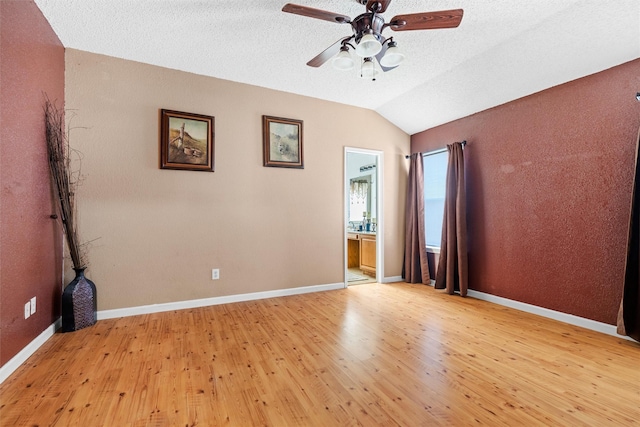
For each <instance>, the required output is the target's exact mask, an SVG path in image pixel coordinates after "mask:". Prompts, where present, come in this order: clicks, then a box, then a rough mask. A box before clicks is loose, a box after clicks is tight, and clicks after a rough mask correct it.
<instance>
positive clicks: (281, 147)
mask: <svg viewBox="0 0 640 427" xmlns="http://www.w3.org/2000/svg"><path fill="white" fill-rule="evenodd" d="M262 139H263V154H264V166H271V167H279V168H298V169H304V162H303V155H302V154H303V153H302V120H294V119H283V118H282V117H272V116H262Z"/></svg>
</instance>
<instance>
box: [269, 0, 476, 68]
mask: <svg viewBox="0 0 640 427" xmlns="http://www.w3.org/2000/svg"><path fill="white" fill-rule="evenodd" d="M357 1H358V3H360V4H363V5H365V7H366V8H367V11H366V12H365V13H362V14H360V15H358V16H356V17H355V18H353V19H351V18H349V17H348V16H346V15H342V14H339V13H333V12H328V11H325V10H320V9H314V8H312V7H307V6H300V5H296V4H291V3H287V4H285V5H284V7H283V8H282V11H283V12H288V13H293V14H295V15H302V16H307V17H310V18H315V19H322V20H325V21H331V22H336V23H338V24H350V25H351V29H352V30H353V34H352V35H351V36H348V37H344V38H341V39H340V40H338V41H337V42H335V43H334V44H333V45H331V46H329V47H328V48H327V49H325V50H324V51H323V52H321V53H320V54H319V55H317V56H316V57H315V58H313V59H311V60H310V61H309V62H307V65H309V66H310V67H319V66H321V65H322V64H324V63H325V62H327V61H328V60H329V59H331V58H333V60H332V65H333V67H334V68H335V69H338V70H343V71H346V70H351V69H352V68H353V66H354V65H355V62H354V60H353V58H352V57H351V54H350V53H349V47H351V48H353V49H354V50H355V52H356V54H357V55H358V56H359V57H361V58H364V60H363V62H362V68H361V72H360V76H361V77H362V78H368V79H372V80H375V78H376V75H377V74H378V67H376V62H377V63H378V64H380V68H381V69H382V71H383V72H387V71H390V70H393V69H394V68H396V67H397V66H398V65H400V64H401V63H402V62H403V61H404V59H405V55H404V54H403V53H402V52H400V50H399V49H398V46H397V44H396V42H395V41H394V40H393V37H389V38H385V37H384V36H383V35H382V31H383V30H384V29H385V28H386V27H389V28H391V30H393V31H408V30H434V29H440V28H456V27H458V26H459V25H460V22H461V21H462V15H463V10H462V9H454V10H442V11H439V12H422V13H410V14H405V15H396V16H394V17H393V18H391V21H389V23H385V22H384V18H383V17H382V15H380V14H381V13H384V11H385V10H387V7H389V3H391V0H357ZM350 42H353V43H355V47H354V45H353V44H351V43H350Z"/></svg>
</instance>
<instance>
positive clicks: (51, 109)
mask: <svg viewBox="0 0 640 427" xmlns="http://www.w3.org/2000/svg"><path fill="white" fill-rule="evenodd" d="M44 116H45V126H46V136H47V151H48V153H49V169H50V171H51V178H52V180H53V182H54V184H55V188H56V192H57V196H58V202H59V203H58V205H59V206H58V208H59V211H60V218H61V220H62V227H63V229H64V234H65V235H66V236H67V243H68V245H69V255H70V256H71V262H72V263H73V268H74V269H82V268H85V267H86V264H85V259H84V258H85V256H84V253H83V248H82V246H81V245H80V239H79V236H78V230H77V228H76V221H75V220H76V205H75V196H76V193H75V191H76V189H77V187H78V184H79V180H80V170H79V168H78V169H77V170H74V169H72V165H71V153H72V150H71V148H70V147H69V138H68V132H66V131H65V123H64V110H62V109H59V108H58V107H56V106H55V105H54V104H52V103H51V102H50V101H49V99H46V101H45V104H44Z"/></svg>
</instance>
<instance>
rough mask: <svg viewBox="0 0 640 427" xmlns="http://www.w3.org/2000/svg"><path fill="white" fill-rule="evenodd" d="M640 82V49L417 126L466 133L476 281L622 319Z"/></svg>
mask: <svg viewBox="0 0 640 427" xmlns="http://www.w3.org/2000/svg"><path fill="white" fill-rule="evenodd" d="M637 91H640V59H639V60H635V61H632V62H628V63H626V64H623V65H621V66H618V67H615V68H611V69H609V70H606V71H603V72H600V73H597V74H594V75H591V76H588V77H585V78H582V79H579V80H575V81H572V82H569V83H566V84H563V85H561V86H556V87H553V88H550V89H548V90H545V91H543V92H539V93H536V94H534V95H531V96H528V97H526V98H522V99H518V100H516V101H513V102H510V103H508V104H504V105H501V106H499V107H496V108H492V109H490V110H486V111H483V112H480V113H477V114H474V115H472V116H469V117H465V118H463V119H460V120H456V121H454V122H451V123H447V124H445V125H442V126H439V127H436V128H433V129H429V130H426V131H424V132H421V133H418V134H416V135H413V136H412V138H411V151H412V152H426V151H430V150H433V149H436V148H441V147H444V146H445V145H446V144H448V143H451V142H453V141H461V140H465V139H466V140H467V142H468V145H467V147H466V148H465V164H466V169H465V171H466V179H467V197H468V208H467V215H468V233H469V287H470V289H474V290H477V291H481V292H485V293H489V294H492V295H497V296H501V297H505V298H509V299H512V300H516V301H521V302H525V303H529V304H533V305H536V306H540V307H546V308H549V309H552V310H557V311H561V312H564V313H569V314H573V315H576V316H580V317H584V318H588V319H593V320H597V321H600V322H605V323H609V324H615V321H616V314H617V310H618V306H619V304H620V298H621V295H622V285H623V274H624V263H625V256H626V238H627V226H628V221H629V204H630V201H631V185H632V176H633V166H634V157H635V148H636V137H637V134H638V127H639V126H640V102H638V101H636V98H635V95H636V92H637Z"/></svg>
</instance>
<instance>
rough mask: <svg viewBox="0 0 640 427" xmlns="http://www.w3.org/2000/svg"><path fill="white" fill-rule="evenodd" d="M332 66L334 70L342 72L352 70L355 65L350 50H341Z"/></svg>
mask: <svg viewBox="0 0 640 427" xmlns="http://www.w3.org/2000/svg"><path fill="white" fill-rule="evenodd" d="M331 64H332V65H333V68H335V69H336V70H341V71H348V70H351V69H352V68H353V66H354V65H355V63H354V62H353V58H351V54H349V51H348V50H341V51H340V53H338V55H336V57H335V58H333V61H332V62H331Z"/></svg>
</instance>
